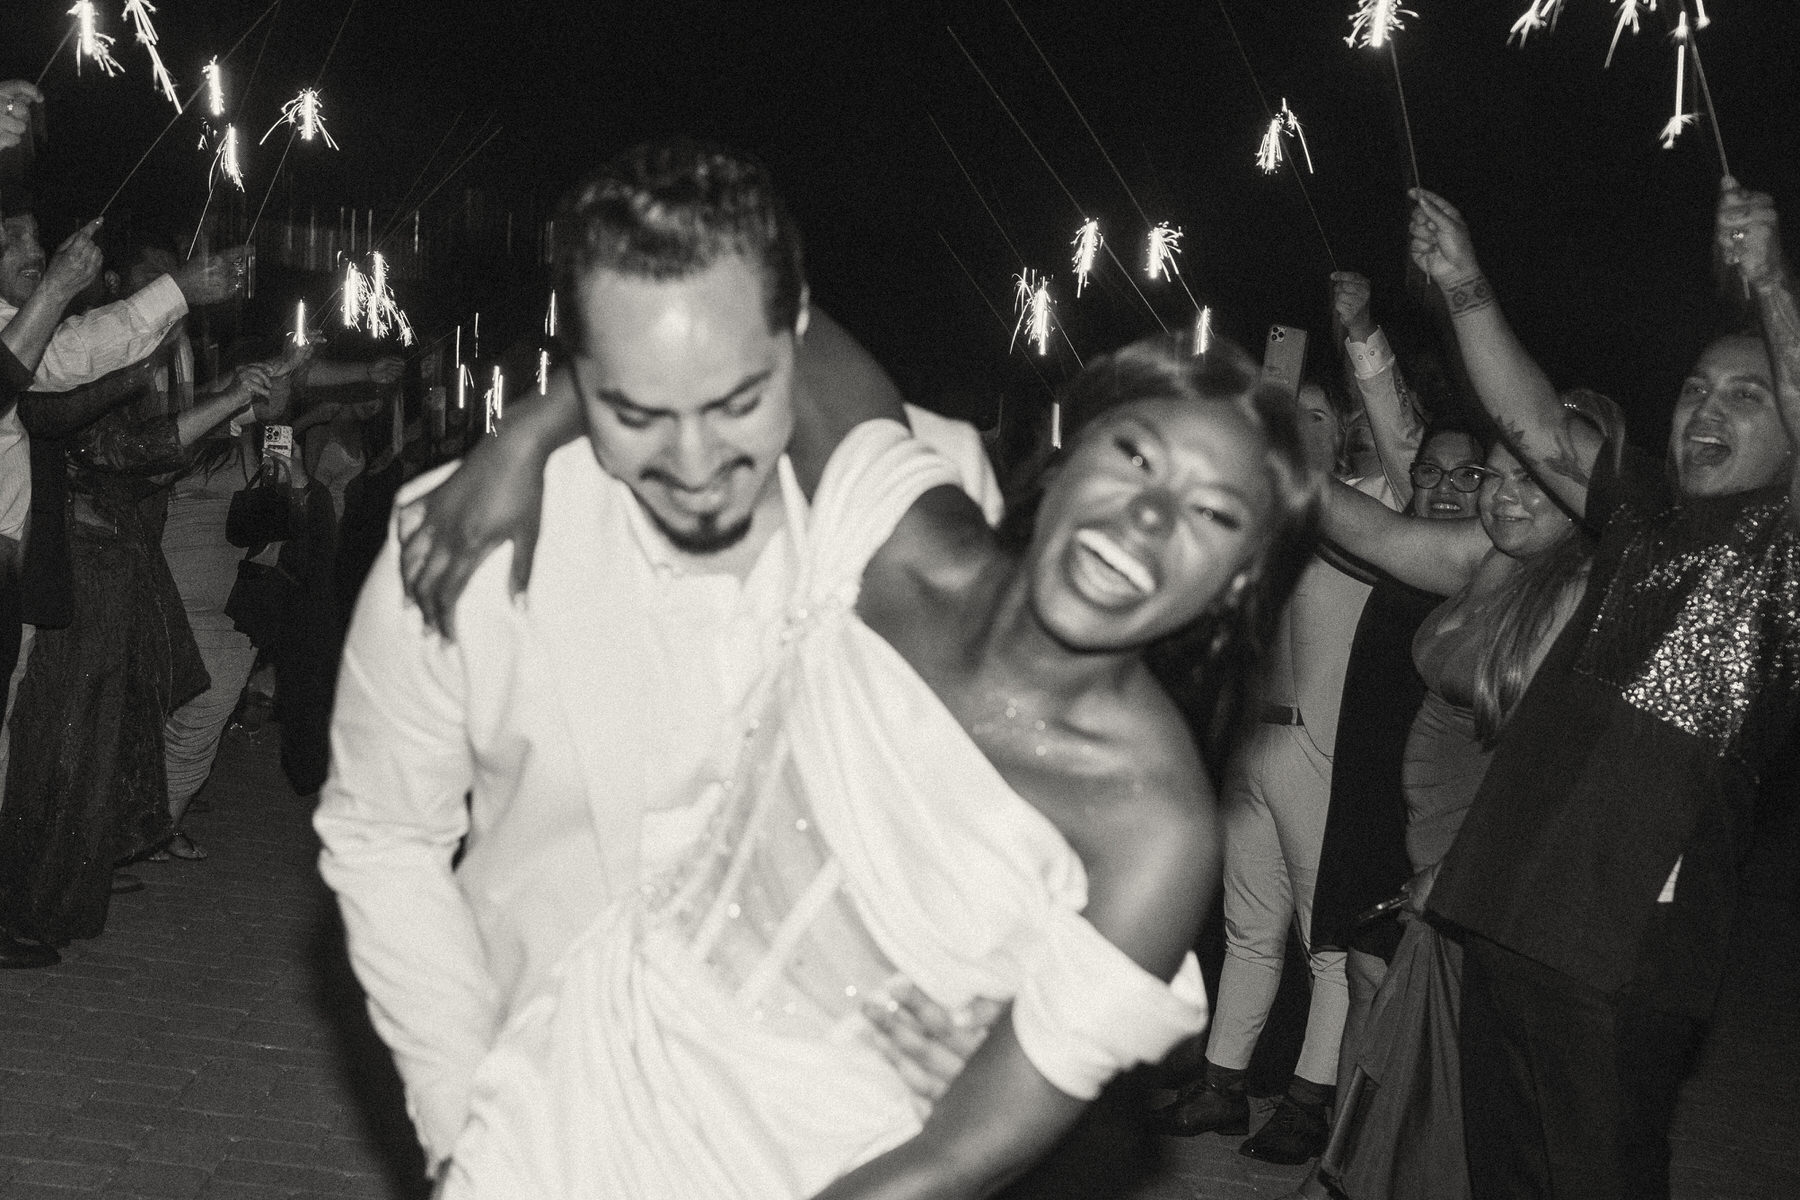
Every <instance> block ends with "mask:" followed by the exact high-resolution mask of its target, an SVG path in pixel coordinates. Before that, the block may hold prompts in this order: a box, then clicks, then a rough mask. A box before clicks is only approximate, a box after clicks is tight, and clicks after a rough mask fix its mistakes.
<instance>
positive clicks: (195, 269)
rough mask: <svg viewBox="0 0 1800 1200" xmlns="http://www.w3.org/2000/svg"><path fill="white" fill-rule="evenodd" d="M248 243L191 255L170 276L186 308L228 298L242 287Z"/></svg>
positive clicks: (247, 257) (214, 302)
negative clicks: (216, 252) (195, 256)
mask: <svg viewBox="0 0 1800 1200" xmlns="http://www.w3.org/2000/svg"><path fill="white" fill-rule="evenodd" d="M249 256H250V250H249V247H247V246H234V247H233V248H231V249H230V250H225V251H222V252H221V253H218V254H209V255H207V256H206V257H204V258H190V259H188V260H187V261H186V262H184V263H182V264H181V266H180V267H178V268H176V271H175V274H174V275H173V276H171V278H173V279H174V280H175V286H176V287H178V288H180V289H181V294H182V296H183V298H185V299H186V300H187V302H188V307H189V308H199V307H201V306H202V305H207V304H217V303H219V302H220V301H221V300H229V299H231V298H232V297H233V296H235V295H237V293H238V292H239V291H241V290H242V289H243V287H244V283H245V277H246V276H245V272H246V266H245V264H246V263H247V262H248V261H249Z"/></svg>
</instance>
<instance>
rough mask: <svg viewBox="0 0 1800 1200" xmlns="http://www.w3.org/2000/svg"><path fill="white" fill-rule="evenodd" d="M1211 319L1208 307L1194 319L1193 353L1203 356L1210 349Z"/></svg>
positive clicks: (1210, 311)
mask: <svg viewBox="0 0 1800 1200" xmlns="http://www.w3.org/2000/svg"><path fill="white" fill-rule="evenodd" d="M1212 344H1213V319H1212V309H1211V308H1210V307H1206V308H1202V309H1201V310H1200V315H1199V316H1197V317H1195V318H1194V353H1195V354H1205V353H1206V352H1207V351H1208V350H1211V349H1212Z"/></svg>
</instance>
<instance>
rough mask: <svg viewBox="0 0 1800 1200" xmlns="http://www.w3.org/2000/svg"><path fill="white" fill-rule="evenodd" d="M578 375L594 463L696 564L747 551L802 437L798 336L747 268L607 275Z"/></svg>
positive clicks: (587, 298)
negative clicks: (788, 452) (762, 507)
mask: <svg viewBox="0 0 1800 1200" xmlns="http://www.w3.org/2000/svg"><path fill="white" fill-rule="evenodd" d="M580 301H581V303H580V309H579V311H580V314H581V320H582V321H583V323H584V326H585V335H586V336H585V340H584V342H583V349H584V351H585V352H584V353H583V354H582V355H580V356H578V357H577V358H576V359H575V361H574V363H573V369H574V375H575V382H576V386H577V388H578V389H579V392H580V395H581V399H582V403H583V408H584V409H585V411H586V413H587V420H588V432H589V437H590V440H591V441H592V442H593V446H594V454H595V457H596V458H597V459H598V460H599V462H600V465H601V466H602V467H603V468H605V469H606V470H607V471H608V472H609V473H610V474H612V475H614V476H615V477H617V478H618V479H620V480H622V481H624V483H625V484H626V485H628V486H629V487H630V488H631V490H632V492H633V493H635V494H636V496H637V498H638V500H639V502H640V503H641V504H642V505H643V506H644V509H645V511H646V512H647V513H648V514H649V516H650V519H651V520H652V521H653V522H654V523H655V524H656V526H657V528H658V529H660V530H661V531H662V533H663V535H664V536H665V537H667V538H668V539H669V541H670V542H672V543H674V544H675V546H677V547H678V548H680V549H682V550H685V551H687V552H689V553H695V554H707V553H714V552H717V551H720V550H724V549H727V548H728V547H730V546H732V545H735V544H736V543H737V542H738V541H739V540H740V539H742V538H743V537H744V535H745V534H747V533H748V532H749V531H750V520H751V517H752V515H753V514H754V513H755V511H756V506H757V502H758V501H759V500H760V499H761V498H762V497H763V496H764V494H765V493H766V492H767V491H768V489H769V488H771V487H773V486H774V477H775V465H776V463H777V462H779V461H780V458H781V454H782V452H783V451H784V450H785V449H786V448H787V443H788V439H789V437H790V436H792V434H793V428H794V413H793V402H792V386H793V375H794V335H793V333H792V332H791V331H789V330H780V331H771V330H770V329H769V324H768V320H767V317H766V310H765V307H764V303H763V288H762V274H761V268H760V267H759V266H758V265H757V264H755V263H753V262H750V261H749V260H747V259H745V258H742V257H740V256H731V257H727V258H723V259H720V260H719V261H717V262H715V263H713V264H712V265H711V266H709V267H707V268H705V269H704V270H701V271H697V272H695V273H694V274H691V275H687V276H684V277H681V278H675V279H661V280H658V279H648V278H642V277H638V276H630V275H622V274H619V273H616V272H613V271H609V270H599V271H595V272H594V273H593V274H592V275H590V276H589V277H588V279H587V281H586V283H585V285H584V286H583V288H582V294H581V296H580Z"/></svg>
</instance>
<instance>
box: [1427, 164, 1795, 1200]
mask: <svg viewBox="0 0 1800 1200" xmlns="http://www.w3.org/2000/svg"><path fill="white" fill-rule="evenodd" d="M1414 195H1415V198H1416V200H1417V202H1418V204H1417V208H1416V209H1415V210H1414V214H1413V222H1412V252H1413V257H1414V260H1415V261H1416V262H1417V263H1418V264H1419V265H1420V267H1422V268H1423V269H1424V270H1425V271H1426V273H1427V274H1428V275H1430V276H1431V278H1432V279H1433V280H1434V281H1435V282H1436V283H1437V285H1438V286H1439V288H1440V289H1441V290H1442V292H1443V293H1444V296H1445V299H1446V301H1447V302H1448V305H1449V309H1450V313H1451V319H1452V323H1453V327H1454V329H1455V331H1456V335H1457V339H1458V341H1459V343H1460V344H1461V348H1462V352H1463V356H1464V358H1465V360H1466V361H1467V363H1468V366H1469V372H1470V376H1471V378H1472V380H1473V382H1474V384H1475V387H1476V389H1477V392H1478V394H1479V395H1480V397H1481V400H1482V403H1483V404H1484V405H1486V406H1487V407H1488V409H1489V410H1490V412H1492V413H1493V415H1494V417H1495V419H1496V420H1497V422H1498V423H1499V425H1500V427H1501V430H1502V432H1503V434H1504V435H1505V437H1506V438H1507V440H1508V442H1509V443H1510V444H1511V445H1512V446H1513V447H1514V449H1515V450H1516V451H1517V453H1518V454H1519V456H1520V457H1521V458H1522V459H1523V460H1524V461H1526V462H1528V463H1529V464H1531V465H1532V467H1533V468H1534V470H1535V471H1536V473H1537V474H1538V476H1539V477H1540V478H1542V479H1543V480H1544V481H1545V482H1546V483H1547V484H1548V485H1549V486H1550V488H1551V489H1552V491H1553V492H1554V493H1555V494H1556V495H1557V496H1558V497H1559V498H1560V499H1561V500H1562V502H1563V503H1564V504H1566V505H1567V506H1568V507H1569V509H1570V510H1571V511H1572V512H1575V513H1578V514H1580V516H1581V519H1582V520H1583V521H1584V523H1585V524H1586V525H1587V526H1588V528H1589V529H1590V530H1592V531H1593V532H1594V533H1595V534H1596V535H1597V536H1598V538H1599V548H1598V551H1597V553H1596V556H1595V561H1594V566H1593V569H1592V572H1591V575H1590V578H1589V583H1588V589H1587V594H1586V596H1585V597H1584V599H1583V601H1582V604H1581V606H1580V608H1579V609H1578V610H1577V611H1576V613H1575V615H1574V616H1573V617H1572V618H1571V619H1570V621H1569V624H1568V626H1567V628H1566V629H1565V630H1564V633H1563V635H1562V636H1561V637H1560V638H1559V639H1558V640H1557V642H1556V644H1555V645H1554V646H1553V647H1552V648H1551V650H1550V652H1549V654H1548V656H1547V657H1546V659H1545V661H1544V663H1543V665H1542V667H1541V668H1540V669H1539V671H1538V674H1537V676H1536V678H1535V679H1534V680H1533V682H1532V685H1531V687H1530V688H1529V689H1528V691H1527V692H1526V694H1525V697H1524V699H1523V700H1522V701H1521V702H1520V704H1519V706H1518V708H1517V709H1516V710H1515V712H1514V714H1513V717H1512V720H1511V722H1510V723H1509V725H1508V726H1507V729H1506V732H1505V735H1504V736H1503V737H1502V738H1501V741H1500V743H1499V745H1498V747H1497V748H1496V751H1495V754H1494V758H1493V762H1492V764H1491V766H1490V767H1489V770H1488V774H1487V777H1486V779H1485V781H1484V782H1483V784H1482V788H1481V790H1480V792H1479V793H1478V794H1477V796H1476V798H1475V802H1474V804H1473V805H1472V806H1471V808H1470V810H1469V814H1468V817H1467V819H1466V820H1465V822H1464V824H1463V828H1462V831H1461V834H1460V835H1459V837H1458V839H1457V841H1456V843H1455V845H1454V846H1453V847H1452V848H1451V850H1450V853H1449V854H1448V856H1447V857H1446V858H1445V860H1444V863H1443V866H1442V869H1441V871H1440V873H1439V875H1438V877H1437V880H1436V884H1435V887H1434V889H1433V890H1432V891H1431V893H1430V899H1429V911H1430V912H1431V913H1432V914H1435V916H1436V917H1437V918H1439V919H1441V920H1444V921H1448V922H1451V923H1453V924H1454V925H1455V926H1457V927H1458V928H1459V929H1460V930H1461V936H1462V940H1463V945H1464V948H1465V971H1464V977H1463V1008H1462V1071H1463V1086H1462V1094H1463V1102H1464V1106H1465V1110H1466V1128H1467V1135H1468V1152H1469V1167H1470V1175H1471V1182H1472V1184H1473V1186H1474V1194H1475V1195H1476V1197H1478V1198H1480V1200H1486V1198H1487V1197H1514V1196H1520V1197H1523V1196H1533V1197H1541V1196H1552V1197H1562V1196H1583V1197H1589V1196H1608V1197H1613V1196H1629V1197H1633V1198H1637V1197H1651V1198H1654V1197H1662V1196H1667V1195H1668V1194H1669V1180H1668V1163H1669V1142H1668V1130H1669V1124H1670V1120H1671V1118H1672V1115H1673V1109H1674V1102H1675V1096H1676V1091H1677V1088H1678V1087H1679V1085H1680V1083H1681V1081H1682V1079H1683V1078H1684V1076H1685V1075H1686V1073H1687V1071H1688V1069H1689V1068H1690V1066H1691V1063H1692V1061H1693V1057H1694V1054H1695V1053H1696V1051H1697V1049H1698V1046H1699V1043H1700V1040H1701V1037H1702V1035H1703V1032H1704V1028H1705V1022H1706V1019H1707V1017H1708V1015H1709V1014H1710V1012H1711V1010H1712V1006H1713V1001H1714V996H1715V993H1716V990H1717V987H1718V982H1719V978H1720V974H1721V971H1722V968H1723V962H1724V956H1725V947H1726V942H1727V936H1728V932H1729V929H1730V926H1731V920H1732V912H1733V908H1734V904H1735V895H1736V890H1737V877H1736V876H1737V864H1738V861H1739V858H1740V856H1741V855H1742V853H1743V852H1744V850H1745V847H1746V841H1747V839H1748V837H1749V834H1750V823H1749V818H1750V812H1751V806H1752V804H1753V801H1754V799H1755V797H1756V793H1757V787H1758V781H1759V778H1761V777H1763V776H1764V775H1766V774H1767V773H1768V772H1769V770H1770V768H1771V766H1773V765H1774V764H1776V763H1777V762H1778V761H1779V760H1780V757H1781V756H1782V755H1785V754H1789V753H1792V752H1793V750H1794V748H1795V747H1796V745H1797V744H1800V738H1797V736H1796V730H1797V727H1800V530H1797V529H1796V524H1795V513H1796V503H1795V496H1794V491H1795V489H1796V487H1800V480H1797V479H1796V476H1795V472H1794V461H1795V446H1796V440H1797V438H1800V306H1797V305H1796V300H1795V291H1794V285H1793V279H1792V276H1791V274H1790V272H1789V268H1788V266H1787V264H1786V262H1785V261H1784V259H1783V257H1782V252H1781V247H1780V241H1779V237H1778V235H1777V222H1776V214H1775V209H1774V204H1773V202H1772V201H1771V200H1770V199H1769V197H1768V196H1766V195H1762V194H1760V193H1755V192H1750V191H1747V190H1744V189H1742V188H1740V187H1739V186H1738V184H1737V183H1736V181H1735V180H1732V179H1730V178H1729V177H1728V178H1726V179H1725V181H1724V185H1723V190H1722V193H1721V195H1720V198H1719V205H1718V212H1717V219H1716V226H1715V235H1716V243H1717V245H1718V248H1719V250H1720V251H1721V252H1722V254H1723V256H1724V259H1725V261H1726V262H1727V263H1728V264H1731V265H1732V266H1734V267H1735V268H1736V270H1737V273H1738V274H1739V275H1740V276H1741V278H1742V280H1743V282H1744V286H1745V291H1746V292H1747V293H1748V294H1749V295H1750V296H1751V297H1752V298H1753V300H1754V305H1755V309H1756V312H1757V315H1758V317H1759V318H1760V330H1756V329H1755V328H1754V327H1752V328H1749V329H1746V330H1745V331H1744V332H1739V333H1733V334H1729V335H1727V336H1724V337H1721V338H1718V339H1717V340H1715V341H1713V342H1712V343H1711V344H1710V345H1708V346H1707V347H1706V349H1705V350H1704V352H1703V353H1702V354H1701V355H1700V357H1699V360H1698V361H1697V362H1696V363H1695V365H1694V368H1693V370H1692V371H1691V372H1690V374H1689V376H1688V379H1687V382H1686V383H1685V384H1684V385H1683V386H1682V389H1681V393H1680V395H1679V397H1678V398H1677V401H1676V406H1675V415H1674V422H1673V428H1672V429H1671V432H1670V437H1669V447H1668V459H1667V462H1666V463H1662V462H1656V461H1653V460H1650V459H1648V458H1646V457H1643V456H1638V455H1633V454H1632V453H1630V451H1629V448H1627V452H1626V454H1625V456H1624V457H1623V458H1622V459H1621V458H1620V457H1618V456H1616V455H1615V454H1614V453H1612V452H1610V450H1609V448H1607V447H1604V446H1602V444H1601V440H1600V438H1599V437H1597V436H1596V435H1595V434H1594V433H1593V431H1592V430H1590V429H1588V428H1586V427H1585V426H1584V425H1582V424H1581V423H1579V422H1575V421H1571V420H1569V419H1568V418H1567V416H1566V415H1565V412H1564V410H1563V409H1562V407H1561V405H1560V404H1559V403H1558V402H1557V398H1556V392H1555V390H1554V389H1553V388H1552V386H1551V385H1550V383H1549V382H1548V380H1547V379H1546V378H1545V377H1544V375H1543V373H1542V372H1541V371H1540V370H1539V369H1538V367H1537V366H1536V364H1535V363H1534V362H1533V361H1532V360H1531V358H1530V357H1529V355H1528V354H1527V353H1526V352H1525V350H1524V348H1523V347H1522V346H1521V345H1520V344H1519V342H1518V340H1517V338H1516V337H1515V336H1514V334H1513V333H1512V330H1511V328H1510V327H1509V326H1508V325H1507V323H1506V321H1505V319H1504V317H1503V316H1502V315H1501V312H1500V309H1499V308H1498V306H1497V305H1496V303H1495V300H1494V294H1493V289H1492V287H1491V285H1490V284H1489V283H1488V281H1487V280H1486V278H1485V277H1484V276H1483V275H1482V273H1481V269H1480V267H1479V265H1478V263H1477V262H1476V258H1475V255H1474V252H1473V248H1472V244H1471V241H1470V238H1469V232H1468V227H1467V225H1466V223H1465V222H1464V220H1463V218H1462V217H1461V215H1460V214H1459V213H1458V212H1457V211H1456V210H1455V209H1454V208H1452V207H1451V206H1450V205H1449V204H1447V203H1446V202H1445V201H1443V200H1442V199H1440V198H1439V197H1437V196H1434V195H1432V194H1430V193H1428V192H1424V191H1417V192H1415V193H1414ZM1667 467H1672V468H1673V476H1674V478H1673V481H1672V482H1671V480H1670V479H1669V478H1668V476H1667V473H1666V468H1667Z"/></svg>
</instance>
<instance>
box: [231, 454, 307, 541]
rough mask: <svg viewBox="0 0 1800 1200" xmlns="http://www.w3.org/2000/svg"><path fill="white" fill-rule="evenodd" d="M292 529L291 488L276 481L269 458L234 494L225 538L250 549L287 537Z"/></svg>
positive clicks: (283, 539)
mask: <svg viewBox="0 0 1800 1200" xmlns="http://www.w3.org/2000/svg"><path fill="white" fill-rule="evenodd" d="M292 532H293V518H292V517H291V516H290V507H289V502H288V490H287V489H286V488H284V487H282V486H281V485H280V484H278V483H276V482H275V475H274V471H273V470H272V469H271V467H270V464H269V463H266V462H265V463H263V464H262V466H260V467H258V468H257V469H256V475H255V477H254V478H252V479H251V480H250V482H249V484H248V485H247V486H246V487H245V488H244V489H243V490H242V491H240V492H238V493H237V495H235V496H233V497H232V498H231V507H230V508H228V509H227V510H226V511H225V540H226V541H228V542H230V543H231V544H232V545H233V546H239V547H242V548H244V549H250V548H251V547H256V546H265V545H267V544H268V543H270V542H280V541H285V540H286V539H287V538H288V536H289V535H290V534H291V533H292Z"/></svg>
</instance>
